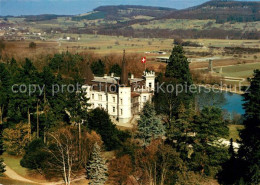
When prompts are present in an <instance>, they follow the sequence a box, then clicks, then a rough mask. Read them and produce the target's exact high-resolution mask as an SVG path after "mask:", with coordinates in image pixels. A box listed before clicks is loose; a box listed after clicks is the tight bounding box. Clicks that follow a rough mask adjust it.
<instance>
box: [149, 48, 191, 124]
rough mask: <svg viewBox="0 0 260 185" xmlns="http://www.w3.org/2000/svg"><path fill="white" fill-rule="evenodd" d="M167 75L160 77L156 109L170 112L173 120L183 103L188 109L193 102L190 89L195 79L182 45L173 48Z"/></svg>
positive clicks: (155, 101)
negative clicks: (163, 77)
mask: <svg viewBox="0 0 260 185" xmlns="http://www.w3.org/2000/svg"><path fill="white" fill-rule="evenodd" d="M165 77H166V78H165V79H162V78H158V80H159V84H160V88H158V89H159V90H158V91H157V92H156V93H155V96H154V103H155V108H156V111H157V112H158V113H164V114H168V116H169V122H171V121H172V119H173V116H177V111H178V109H179V107H180V105H181V104H184V105H185V108H186V109H188V108H190V105H191V104H193V94H192V93H191V92H190V91H189V87H190V85H192V84H193V81H192V76H191V73H190V69H189V62H188V60H187V58H186V57H185V55H184V51H183V48H182V46H179V45H177V46H175V47H174V48H173V50H172V53H171V56H170V59H169V62H168V64H167V67H166V72H165ZM161 89H162V90H161ZM169 124H170V123H169Z"/></svg>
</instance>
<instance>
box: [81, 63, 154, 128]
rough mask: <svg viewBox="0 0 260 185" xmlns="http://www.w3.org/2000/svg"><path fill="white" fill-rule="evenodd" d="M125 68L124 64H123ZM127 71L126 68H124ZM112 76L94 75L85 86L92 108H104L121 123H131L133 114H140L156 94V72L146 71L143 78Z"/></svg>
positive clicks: (124, 71)
mask: <svg viewBox="0 0 260 185" xmlns="http://www.w3.org/2000/svg"><path fill="white" fill-rule="evenodd" d="M123 68H124V64H123ZM122 73H125V74H127V73H126V70H122ZM125 74H122V75H121V77H115V76H114V74H113V73H112V74H111V75H110V76H107V75H104V76H103V77H93V79H92V80H91V81H90V83H89V84H87V85H85V86H84V89H85V92H86V96H87V98H89V103H90V104H91V106H90V108H91V109H95V108H98V107H99V108H103V109H104V110H106V111H107V112H108V114H109V115H110V116H111V117H112V118H114V119H115V120H117V121H118V122H119V123H120V124H121V125H124V124H127V123H129V121H130V120H131V119H132V118H133V116H135V115H138V114H139V113H140V111H141V110H142V108H143V106H144V104H145V103H146V102H147V101H150V100H151V98H152V96H153V95H154V89H155V72H144V73H143V76H142V78H135V77H134V75H131V77H130V78H128V76H126V75H125Z"/></svg>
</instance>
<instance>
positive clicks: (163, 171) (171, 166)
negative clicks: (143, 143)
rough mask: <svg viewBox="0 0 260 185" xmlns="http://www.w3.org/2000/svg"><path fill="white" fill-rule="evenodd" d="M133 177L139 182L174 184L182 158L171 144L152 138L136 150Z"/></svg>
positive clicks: (159, 184) (153, 184)
mask: <svg viewBox="0 0 260 185" xmlns="http://www.w3.org/2000/svg"><path fill="white" fill-rule="evenodd" d="M135 159H136V160H135V173H134V174H133V175H134V176H135V179H136V180H137V181H138V182H139V183H140V184H151V185H157V184H158V185H163V184H175V181H176V179H177V177H176V175H177V174H178V172H179V171H180V170H181V166H182V165H183V164H182V160H181V159H180V157H179V153H177V152H176V151H175V150H174V149H173V148H172V147H171V146H169V145H165V144H164V143H163V142H162V141H161V140H153V141H152V142H151V144H150V145H149V146H147V147H146V148H142V149H139V150H137V151H136V157H135Z"/></svg>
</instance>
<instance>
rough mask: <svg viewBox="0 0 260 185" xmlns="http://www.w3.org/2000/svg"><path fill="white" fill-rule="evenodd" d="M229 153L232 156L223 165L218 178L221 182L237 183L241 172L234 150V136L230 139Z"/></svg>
mask: <svg viewBox="0 0 260 185" xmlns="http://www.w3.org/2000/svg"><path fill="white" fill-rule="evenodd" d="M228 153H229V155H230V158H229V160H228V161H226V162H225V163H224V164H223V165H222V168H223V170H222V171H221V172H220V173H219V174H218V180H219V182H220V183H221V184H235V182H236V179H237V177H238V174H239V170H238V169H239V166H238V160H237V158H236V153H235V151H234V147H233V139H232V138H231V139H230V146H229V149H228Z"/></svg>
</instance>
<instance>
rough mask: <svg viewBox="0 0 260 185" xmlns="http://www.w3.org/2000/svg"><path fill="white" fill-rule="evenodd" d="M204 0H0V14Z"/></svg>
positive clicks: (180, 5)
mask: <svg viewBox="0 0 260 185" xmlns="http://www.w3.org/2000/svg"><path fill="white" fill-rule="evenodd" d="M206 1H208V0H0V15H1V16H5V15H14V16H19V15H39V14H58V15H78V14H82V13H86V12H89V11H92V10H93V9H94V8H96V7H98V6H103V5H145V6H160V7H168V8H176V9H183V8H188V7H191V6H195V5H199V4H202V3H204V2H206ZM246 1H256V0H246ZM258 1H259V0H258Z"/></svg>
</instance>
